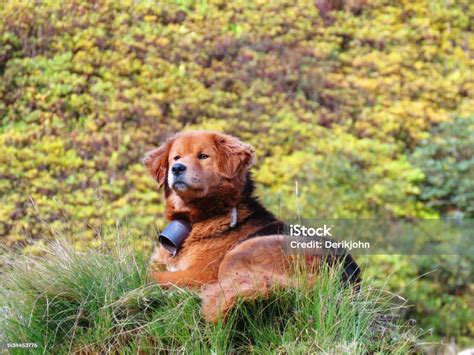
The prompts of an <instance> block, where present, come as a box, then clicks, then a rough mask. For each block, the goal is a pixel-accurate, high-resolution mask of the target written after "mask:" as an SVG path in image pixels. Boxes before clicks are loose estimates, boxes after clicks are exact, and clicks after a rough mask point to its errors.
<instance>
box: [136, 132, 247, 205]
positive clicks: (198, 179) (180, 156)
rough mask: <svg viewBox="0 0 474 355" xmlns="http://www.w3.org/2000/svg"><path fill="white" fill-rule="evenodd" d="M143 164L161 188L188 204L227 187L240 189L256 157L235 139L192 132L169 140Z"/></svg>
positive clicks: (219, 134) (215, 134)
mask: <svg viewBox="0 0 474 355" xmlns="http://www.w3.org/2000/svg"><path fill="white" fill-rule="evenodd" d="M143 162H144V164H145V166H146V168H147V169H148V171H149V172H150V174H151V175H152V177H153V178H154V179H156V181H157V182H158V184H159V185H160V187H161V186H163V185H164V186H165V190H166V191H173V192H175V193H176V194H177V195H178V196H179V197H181V198H182V199H183V200H187V199H194V198H200V197H204V196H206V195H208V194H210V193H212V192H213V190H216V189H218V188H219V187H223V186H226V185H227V186H230V185H232V186H234V187H238V186H239V185H240V186H242V185H243V184H244V183H245V177H246V175H247V172H248V170H249V168H250V167H251V166H252V165H253V164H254V162H255V153H254V149H253V148H252V146H250V145H248V144H244V143H242V142H241V141H240V140H238V139H237V138H235V137H231V136H229V135H225V134H222V133H217V132H209V131H192V132H186V133H180V134H177V135H175V136H174V137H172V138H169V139H168V140H167V141H166V142H165V143H163V144H162V145H161V146H160V147H158V148H156V149H154V150H152V151H150V152H148V153H147V154H146V156H145V158H144V160H143Z"/></svg>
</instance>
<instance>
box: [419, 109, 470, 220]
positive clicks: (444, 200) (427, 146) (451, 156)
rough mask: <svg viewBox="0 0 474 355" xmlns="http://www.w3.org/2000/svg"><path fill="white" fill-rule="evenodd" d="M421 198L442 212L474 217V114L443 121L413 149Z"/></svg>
mask: <svg viewBox="0 0 474 355" xmlns="http://www.w3.org/2000/svg"><path fill="white" fill-rule="evenodd" d="M413 155H414V157H413V159H414V160H415V161H416V164H417V165H418V166H419V167H420V168H421V169H422V170H423V172H424V174H425V176H426V182H425V183H424V184H423V190H422V193H421V196H420V197H421V198H422V199H424V200H425V201H427V202H428V203H429V204H430V205H432V206H433V207H434V208H436V209H438V210H439V211H440V212H441V213H443V214H450V215H455V216H456V215H457V214H460V215H461V216H466V217H471V218H474V116H471V117H470V118H458V119H456V120H454V121H452V122H446V123H443V124H441V125H439V126H438V127H436V128H435V129H433V132H432V134H431V136H430V138H429V139H427V140H425V141H423V142H422V143H421V144H420V146H419V147H418V148H417V149H416V150H415V152H414V154H413Z"/></svg>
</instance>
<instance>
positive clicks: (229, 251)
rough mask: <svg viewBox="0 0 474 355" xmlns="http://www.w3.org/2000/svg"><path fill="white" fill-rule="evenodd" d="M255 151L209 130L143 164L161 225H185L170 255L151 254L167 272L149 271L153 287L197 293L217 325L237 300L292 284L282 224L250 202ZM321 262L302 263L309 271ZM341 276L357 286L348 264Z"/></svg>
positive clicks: (177, 141) (183, 137)
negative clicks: (161, 208) (160, 208)
mask: <svg viewBox="0 0 474 355" xmlns="http://www.w3.org/2000/svg"><path fill="white" fill-rule="evenodd" d="M254 162H255V154H254V150H253V148H252V147H251V146H250V145H247V144H244V143H242V142H241V141H239V140H238V139H237V138H234V137H231V136H228V135H224V134H221V133H216V132H208V131H194V132H187V133H181V134H178V135H176V136H174V137H172V138H170V139H168V140H167V141H166V142H165V143H164V144H163V145H161V146H160V147H159V148H157V149H154V150H152V151H150V152H149V153H148V154H147V155H146V157H145V159H144V164H145V166H146V168H147V169H148V171H149V172H150V174H151V175H152V176H153V178H155V179H156V181H157V182H158V184H159V185H160V187H161V186H164V191H165V198H166V210H165V215H166V218H167V219H168V220H176V219H181V220H186V221H188V222H189V223H190V224H191V227H192V229H191V232H190V234H189V236H188V237H187V238H186V239H185V241H184V243H183V246H182V247H181V249H180V250H179V252H178V253H177V255H175V256H173V255H172V254H170V253H169V252H168V251H167V250H166V249H165V248H163V246H160V247H159V248H158V249H157V250H156V251H155V253H154V255H153V256H152V261H153V262H154V263H155V264H159V265H161V266H162V267H163V268H164V269H166V271H161V272H153V273H152V274H151V276H152V278H153V279H154V280H155V281H156V282H157V283H158V284H160V285H162V286H164V287H167V286H170V285H177V286H184V287H198V288H201V287H202V293H201V297H202V310H203V315H204V317H205V318H206V319H207V320H209V321H212V322H216V321H217V320H218V318H219V315H220V314H221V315H222V316H225V314H226V313H227V311H228V310H229V309H230V308H231V307H232V306H233V305H234V304H235V302H236V300H237V299H238V298H240V297H244V298H254V297H257V296H261V295H265V294H267V293H268V292H269V291H270V290H271V289H272V288H274V287H277V286H280V287H281V286H286V285H289V284H292V283H293V281H292V280H293V279H292V277H291V270H292V267H291V263H292V262H293V261H294V259H292V258H289V257H287V256H286V255H285V253H284V252H283V248H282V246H283V238H284V236H283V235H282V233H283V224H282V223H281V222H280V221H278V220H277V219H276V218H275V217H274V216H273V215H272V214H271V213H270V212H268V211H267V210H266V209H265V208H264V207H263V206H262V205H261V204H260V203H259V202H258V201H257V200H256V199H255V198H254V197H253V196H252V192H253V183H252V181H251V179H250V176H249V173H248V172H249V169H250V167H251V166H252V165H253V164H254ZM319 260H320V257H317V256H308V257H305V261H306V264H308V265H309V266H310V269H311V270H313V271H314V270H315V267H316V266H317V265H318V263H319ZM344 260H345V261H344V265H345V273H346V276H347V277H346V278H347V279H350V280H351V281H356V282H357V281H358V280H359V269H358V267H357V265H356V264H355V262H354V261H353V260H352V258H350V256H349V257H347V258H345V259H344Z"/></svg>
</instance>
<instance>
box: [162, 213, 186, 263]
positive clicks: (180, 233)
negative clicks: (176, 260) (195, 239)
mask: <svg viewBox="0 0 474 355" xmlns="http://www.w3.org/2000/svg"><path fill="white" fill-rule="evenodd" d="M189 233H191V226H190V224H189V223H188V222H186V221H183V220H181V219H176V220H174V221H172V222H171V223H170V224H168V225H167V226H166V228H165V229H163V231H162V232H161V233H160V236H159V237H158V241H159V242H160V243H161V245H162V246H163V248H165V249H166V250H167V251H168V252H170V253H171V254H172V255H173V256H175V255H176V254H177V253H178V250H179V248H180V247H181V245H182V244H183V242H184V240H185V239H186V237H187V236H188V235H189Z"/></svg>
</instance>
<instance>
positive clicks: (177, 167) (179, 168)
mask: <svg viewBox="0 0 474 355" xmlns="http://www.w3.org/2000/svg"><path fill="white" fill-rule="evenodd" d="M171 171H172V172H173V174H174V175H176V176H179V175H181V174H182V173H184V172H185V171H186V165H184V164H181V163H176V164H174V165H173V167H172V168H171Z"/></svg>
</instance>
